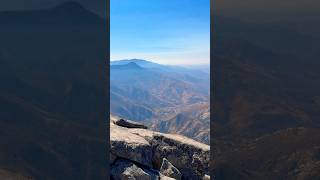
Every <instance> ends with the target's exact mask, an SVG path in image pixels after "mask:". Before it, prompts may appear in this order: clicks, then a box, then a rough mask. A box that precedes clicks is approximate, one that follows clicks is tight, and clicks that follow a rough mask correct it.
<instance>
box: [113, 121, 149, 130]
mask: <svg viewBox="0 0 320 180" xmlns="http://www.w3.org/2000/svg"><path fill="white" fill-rule="evenodd" d="M114 123H115V124H116V125H118V126H122V127H126V128H141V129H148V127H147V126H145V125H143V124H140V123H138V122H134V121H130V120H125V119H119V120H116V121H115V122H114Z"/></svg>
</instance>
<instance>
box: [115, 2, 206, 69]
mask: <svg viewBox="0 0 320 180" xmlns="http://www.w3.org/2000/svg"><path fill="white" fill-rule="evenodd" d="M110 3H111V4H110V5H111V6H110V23H111V24H110V30H111V60H120V59H132V58H138V59H146V60H152V61H154V62H158V63H161V64H209V62H210V0H110Z"/></svg>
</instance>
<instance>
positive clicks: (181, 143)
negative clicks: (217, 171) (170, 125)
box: [109, 116, 210, 180]
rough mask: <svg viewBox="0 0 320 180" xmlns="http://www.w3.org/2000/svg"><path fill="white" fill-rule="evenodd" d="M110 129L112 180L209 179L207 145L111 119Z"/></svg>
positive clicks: (134, 123)
mask: <svg viewBox="0 0 320 180" xmlns="http://www.w3.org/2000/svg"><path fill="white" fill-rule="evenodd" d="M124 121H125V122H124ZM118 122H120V123H118ZM137 125H138V126H137ZM110 130H111V134H110V147H111V150H110V152H109V156H110V167H111V179H114V180H126V179H138V180H156V179H160V180H166V179H168V180H170V179H182V180H188V179H190V180H198V179H199V180H201V179H210V176H208V174H210V173H209V161H210V146H208V145H206V144H203V143H200V142H197V141H195V140H192V139H190V138H187V137H184V136H181V135H175V134H164V133H159V132H155V131H151V130H148V129H147V127H145V126H143V125H142V124H139V123H136V122H133V121H129V120H123V119H120V118H118V117H114V116H111V117H110Z"/></svg>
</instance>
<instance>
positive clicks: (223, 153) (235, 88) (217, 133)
mask: <svg viewBox="0 0 320 180" xmlns="http://www.w3.org/2000/svg"><path fill="white" fill-rule="evenodd" d="M216 23H217V24H216V26H215V27H216V30H215V38H216V39H215V40H216V41H215V47H214V49H213V50H214V55H213V59H214V61H213V62H212V64H213V82H214V89H213V92H214V93H213V100H214V104H213V111H214V112H213V114H212V122H213V123H212V126H211V131H213V137H212V138H213V139H212V149H211V151H212V152H213V154H214V159H213V172H214V175H215V177H216V179H228V180H229V179H237V180H239V179H259V180H261V179H279V180H280V179H299V180H305V179H317V178H318V177H319V176H320V173H319V172H320V158H319V155H320V138H319V137H320V126H319V125H320V119H319V117H320V104H319V97H320V93H319V92H320V73H319V67H320V64H319V61H318V60H319V55H320V54H319V52H320V49H319V46H317V44H318V42H319V39H318V38H316V37H313V36H311V35H308V34H303V33H301V32H298V31H295V30H294V29H290V28H289V27H290V26H281V25H280V24H272V23H264V24H255V23H247V22H242V21H238V20H235V19H229V18H223V17H216Z"/></svg>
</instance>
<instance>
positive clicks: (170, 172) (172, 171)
mask: <svg viewBox="0 0 320 180" xmlns="http://www.w3.org/2000/svg"><path fill="white" fill-rule="evenodd" d="M160 172H161V173H162V174H163V175H165V176H168V177H172V178H174V179H181V173H180V171H179V170H178V169H177V168H176V167H174V166H173V165H172V164H171V163H170V162H169V161H168V160H167V159H166V158H163V161H162V165H161V168H160Z"/></svg>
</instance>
